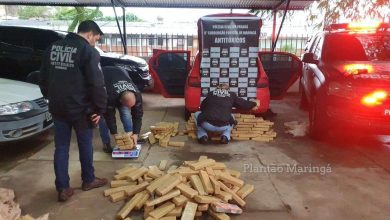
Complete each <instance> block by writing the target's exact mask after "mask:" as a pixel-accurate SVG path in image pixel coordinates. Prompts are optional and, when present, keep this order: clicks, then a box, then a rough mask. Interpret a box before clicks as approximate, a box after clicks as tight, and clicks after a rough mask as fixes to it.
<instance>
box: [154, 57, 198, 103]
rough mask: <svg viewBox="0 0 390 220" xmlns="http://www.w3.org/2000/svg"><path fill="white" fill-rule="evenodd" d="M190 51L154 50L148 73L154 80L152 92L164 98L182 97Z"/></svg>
mask: <svg viewBox="0 0 390 220" xmlns="http://www.w3.org/2000/svg"><path fill="white" fill-rule="evenodd" d="M190 57H191V52H190V51H182V50H174V51H168V50H154V51H153V56H152V58H150V60H149V68H150V73H151V75H152V77H153V79H154V82H155V85H154V89H153V91H154V92H158V93H161V94H162V95H163V96H164V97H166V98H179V97H184V87H185V83H186V80H187V76H188V74H189V72H190V70H191V65H190Z"/></svg>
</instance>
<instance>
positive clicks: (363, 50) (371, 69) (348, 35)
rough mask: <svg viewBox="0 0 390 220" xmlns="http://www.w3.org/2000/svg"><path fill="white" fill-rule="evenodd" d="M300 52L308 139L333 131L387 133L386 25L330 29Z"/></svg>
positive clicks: (389, 66)
mask: <svg viewBox="0 0 390 220" xmlns="http://www.w3.org/2000/svg"><path fill="white" fill-rule="evenodd" d="M305 52H306V53H305V54H304V56H303V60H302V61H303V62H304V66H303V72H302V77H301V80H300V91H301V106H303V107H305V108H308V109H309V119H310V134H311V136H312V137H314V138H317V139H318V138H322V137H326V135H325V134H326V132H327V131H329V130H331V129H332V128H335V127H339V126H343V127H344V126H347V127H348V128H349V129H351V130H350V131H351V132H354V131H357V130H362V129H363V130H364V131H369V132H370V131H374V132H375V133H382V134H389V133H390V96H389V94H390V25H389V24H385V23H376V24H373V25H371V26H370V25H359V24H355V23H353V24H334V25H331V26H329V27H327V28H326V29H325V30H324V31H323V32H321V33H319V34H317V35H316V36H314V37H312V38H311V40H310V41H309V43H308V44H307V47H306V51H305Z"/></svg>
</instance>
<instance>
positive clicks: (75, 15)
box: [54, 7, 103, 32]
mask: <svg viewBox="0 0 390 220" xmlns="http://www.w3.org/2000/svg"><path fill="white" fill-rule="evenodd" d="M102 17H103V13H102V12H101V11H100V9H99V7H96V8H95V9H89V8H85V7H74V8H72V7H57V8H56V13H55V14H54V18H55V19H57V20H66V21H69V20H71V21H72V23H71V24H70V25H69V27H68V31H69V32H73V31H74V30H75V29H76V27H77V25H78V24H80V22H82V21H85V20H99V19H100V18H102Z"/></svg>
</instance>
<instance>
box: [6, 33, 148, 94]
mask: <svg viewBox="0 0 390 220" xmlns="http://www.w3.org/2000/svg"><path fill="white" fill-rule="evenodd" d="M66 34H67V33H66V32H61V31H52V30H45V29H38V28H29V27H15V26H0V66H1V70H0V77H2V78H8V79H14V80H19V81H27V76H28V75H29V73H31V72H33V71H36V70H39V68H40V65H41V59H42V55H43V53H44V51H45V49H46V48H47V47H48V46H49V45H50V44H51V43H53V42H54V41H57V40H59V39H63V38H64V37H65V36H66ZM96 49H97V50H98V51H99V52H100V56H101V65H102V66H118V67H122V68H124V69H125V70H126V71H127V72H128V73H129V76H130V77H131V79H132V80H133V81H134V83H135V84H136V85H137V87H138V88H139V89H140V90H141V91H142V90H143V89H144V88H146V87H150V86H152V84H153V80H152V77H151V75H150V74H149V66H148V64H147V62H146V61H145V60H144V59H141V58H138V57H133V56H128V55H121V54H115V53H105V52H103V51H102V50H100V49H99V48H96Z"/></svg>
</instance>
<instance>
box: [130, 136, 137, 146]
mask: <svg viewBox="0 0 390 220" xmlns="http://www.w3.org/2000/svg"><path fill="white" fill-rule="evenodd" d="M131 139H133V142H134V146H137V141H138V134H133V135H131Z"/></svg>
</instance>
